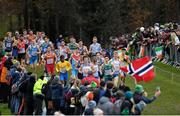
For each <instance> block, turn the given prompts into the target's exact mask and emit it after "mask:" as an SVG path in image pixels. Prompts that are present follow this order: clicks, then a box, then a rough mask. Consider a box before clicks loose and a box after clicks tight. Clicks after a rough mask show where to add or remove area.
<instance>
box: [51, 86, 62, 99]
mask: <svg viewBox="0 0 180 116" xmlns="http://www.w3.org/2000/svg"><path fill="white" fill-rule="evenodd" d="M51 91H52V100H55V99H61V98H62V97H63V87H62V85H60V84H58V83H56V84H52V85H51Z"/></svg>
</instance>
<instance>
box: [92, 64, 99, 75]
mask: <svg viewBox="0 0 180 116" xmlns="http://www.w3.org/2000/svg"><path fill="white" fill-rule="evenodd" d="M93 68H94V70H95V72H94V74H93V75H94V77H99V66H98V65H97V64H96V65H93Z"/></svg>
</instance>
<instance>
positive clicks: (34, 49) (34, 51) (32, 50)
mask: <svg viewBox="0 0 180 116" xmlns="http://www.w3.org/2000/svg"><path fill="white" fill-rule="evenodd" d="M37 52H38V48H37V46H36V45H30V48H29V54H30V56H37Z"/></svg>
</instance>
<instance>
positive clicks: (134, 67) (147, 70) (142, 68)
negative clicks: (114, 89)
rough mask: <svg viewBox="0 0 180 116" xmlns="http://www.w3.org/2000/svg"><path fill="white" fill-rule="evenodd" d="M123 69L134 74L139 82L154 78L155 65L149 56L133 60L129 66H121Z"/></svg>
mask: <svg viewBox="0 0 180 116" xmlns="http://www.w3.org/2000/svg"><path fill="white" fill-rule="evenodd" d="M120 69H121V70H122V71H124V72H125V73H127V74H130V75H131V76H134V78H135V79H136V81H137V82H140V81H144V82H148V81H151V80H152V79H153V78H154V76H155V75H154V66H153V63H152V61H151V60H150V58H149V57H144V58H140V59H136V60H134V61H132V63H130V64H129V65H128V66H125V67H120Z"/></svg>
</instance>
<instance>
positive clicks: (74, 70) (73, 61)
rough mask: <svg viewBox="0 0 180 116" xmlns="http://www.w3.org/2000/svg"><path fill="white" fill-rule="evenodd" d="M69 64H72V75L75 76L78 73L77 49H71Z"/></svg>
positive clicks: (78, 55) (78, 56) (78, 57)
mask: <svg viewBox="0 0 180 116" xmlns="http://www.w3.org/2000/svg"><path fill="white" fill-rule="evenodd" d="M69 61H70V63H71V66H72V77H73V78H77V75H78V67H79V65H80V54H79V51H78V49H76V50H74V51H73V54H72V55H71V57H70V59H69Z"/></svg>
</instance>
